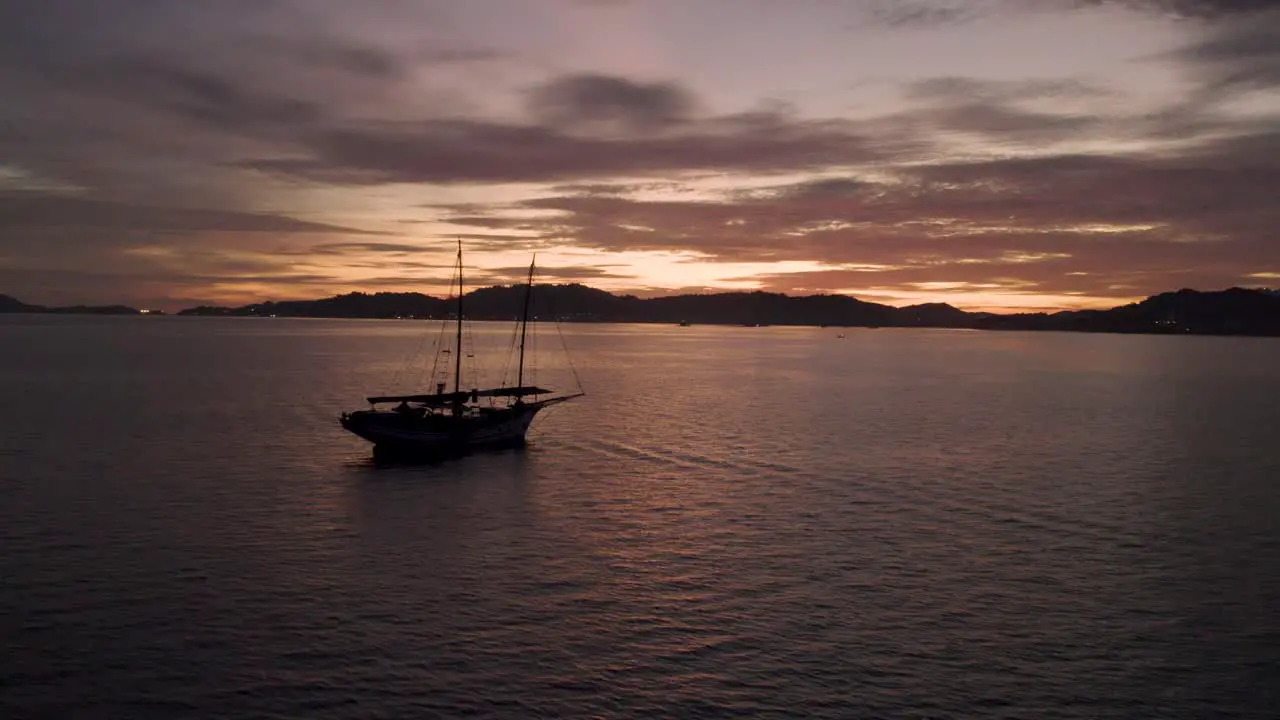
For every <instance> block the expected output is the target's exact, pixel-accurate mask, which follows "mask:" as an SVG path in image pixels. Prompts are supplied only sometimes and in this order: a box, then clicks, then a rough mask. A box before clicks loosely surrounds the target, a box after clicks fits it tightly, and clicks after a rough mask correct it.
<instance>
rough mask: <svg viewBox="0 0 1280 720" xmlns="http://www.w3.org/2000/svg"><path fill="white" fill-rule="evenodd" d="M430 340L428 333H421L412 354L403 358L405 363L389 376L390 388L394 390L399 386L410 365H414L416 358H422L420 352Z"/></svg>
mask: <svg viewBox="0 0 1280 720" xmlns="http://www.w3.org/2000/svg"><path fill="white" fill-rule="evenodd" d="M430 338H431V336H430V335H429V334H428V333H422V335H420V336H419V337H418V344H417V346H416V347H415V348H414V350H413V354H412V355H410V356H409V357H407V358H405V361H404V362H403V363H401V364H400V368H399V369H398V370H396V372H395V374H394V375H392V376H391V387H393V388H394V387H398V386H399V384H400V378H401V376H403V375H404V373H405V371H406V370H408V369H409V366H410V365H412V364H413V363H416V362H417V361H418V358H420V357H422V351H423V349H424V348H426V346H427V340H429V339H430Z"/></svg>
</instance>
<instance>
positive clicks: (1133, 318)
mask: <svg viewBox="0 0 1280 720" xmlns="http://www.w3.org/2000/svg"><path fill="white" fill-rule="evenodd" d="M976 326H977V327H979V328H983V329H989V330H1059V331H1074V332H1111V333H1161V334H1193V335H1268V336H1278V335H1280V293H1276V292H1275V291H1272V290H1250V289H1245V288H1230V289H1227V290H1221V291H1217V292H1201V291H1198V290H1179V291H1177V292H1167V293H1161V294H1160V295H1153V296H1151V297H1149V298H1147V299H1146V300H1143V301H1142V302H1138V303H1132V304H1130V305H1122V306H1120V307H1116V308H1112V309H1110V310H1070V311H1064V312H1058V313H1052V314H1045V313H1034V314H1018V315H987V316H986V317H984V318H982V319H981V320H980V321H979V322H978V323H977V325H976Z"/></svg>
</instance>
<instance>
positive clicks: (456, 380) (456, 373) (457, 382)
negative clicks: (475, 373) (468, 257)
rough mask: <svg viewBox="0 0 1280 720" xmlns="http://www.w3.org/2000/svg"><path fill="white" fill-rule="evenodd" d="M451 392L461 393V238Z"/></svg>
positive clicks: (458, 405)
mask: <svg viewBox="0 0 1280 720" xmlns="http://www.w3.org/2000/svg"><path fill="white" fill-rule="evenodd" d="M453 392H454V393H455V394H456V393H460V392H462V238H461V237H459V238H458V334H457V343H456V344H455V345H454V350H453ZM453 412H454V414H455V415H457V414H460V413H461V412H462V403H461V402H455V405H454V408H453Z"/></svg>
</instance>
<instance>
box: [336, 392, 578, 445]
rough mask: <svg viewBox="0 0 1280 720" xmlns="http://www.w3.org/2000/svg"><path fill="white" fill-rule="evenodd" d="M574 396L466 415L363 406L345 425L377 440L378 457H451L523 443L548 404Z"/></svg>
mask: <svg viewBox="0 0 1280 720" xmlns="http://www.w3.org/2000/svg"><path fill="white" fill-rule="evenodd" d="M567 399H569V398H552V399H550V400H542V401H539V402H534V403H528V404H524V405H517V406H512V407H509V408H500V409H494V410H487V411H481V412H468V413H467V414H465V415H463V416H461V417H453V416H452V415H448V414H434V415H430V414H429V415H425V416H422V415H414V414H409V413H399V412H394V411H377V410H360V411H357V412H353V413H344V414H343V415H342V418H341V420H340V422H341V424H342V427H343V428H345V429H346V430H347V431H348V432H351V433H352V434H354V435H358V436H359V437H361V438H364V439H365V440H367V441H369V442H371V443H373V445H374V454H375V456H382V457H404V458H425V459H430V458H437V457H439V458H446V457H456V456H460V455H466V454H469V453H471V452H475V451H478V450H497V449H504V448H516V447H523V446H524V444H525V434H526V433H527V432H528V431H529V426H530V425H532V424H533V419H534V417H535V416H536V415H537V414H538V412H539V411H541V410H542V409H543V408H545V407H547V406H549V405H554V404H556V403H558V402H562V401H564V400H567Z"/></svg>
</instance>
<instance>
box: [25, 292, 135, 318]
mask: <svg viewBox="0 0 1280 720" xmlns="http://www.w3.org/2000/svg"><path fill="white" fill-rule="evenodd" d="M0 313H46V314H57V315H138V314H141V313H142V311H141V310H139V309H137V308H131V307H127V306H125V305H103V306H97V305H69V306H66V307H45V306H43V305H28V304H26V303H24V302H22V301H20V300H18V299H17V298H13V297H10V296H8V295H0Z"/></svg>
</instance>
